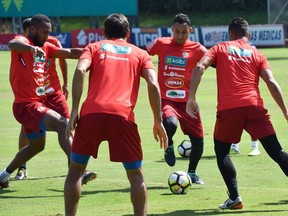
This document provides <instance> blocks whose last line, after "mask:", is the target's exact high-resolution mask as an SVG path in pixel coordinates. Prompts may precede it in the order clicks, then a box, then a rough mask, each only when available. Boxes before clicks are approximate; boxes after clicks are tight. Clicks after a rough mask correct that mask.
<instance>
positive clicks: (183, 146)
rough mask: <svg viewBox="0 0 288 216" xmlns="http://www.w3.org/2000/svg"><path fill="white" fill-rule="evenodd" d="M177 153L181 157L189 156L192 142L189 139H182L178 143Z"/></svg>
mask: <svg viewBox="0 0 288 216" xmlns="http://www.w3.org/2000/svg"><path fill="white" fill-rule="evenodd" d="M177 149H178V153H179V155H181V156H182V157H188V158H189V157H190V154H191V150H192V144H191V142H190V140H183V141H182V142H181V143H180V145H178V148H177Z"/></svg>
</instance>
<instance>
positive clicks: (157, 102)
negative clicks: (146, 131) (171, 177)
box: [143, 69, 168, 150]
mask: <svg viewBox="0 0 288 216" xmlns="http://www.w3.org/2000/svg"><path fill="white" fill-rule="evenodd" d="M143 77H144V79H145V80H146V82H147V87H148V96H149V103H150V106H151V109H152V112H153V116H154V127H153V134H154V139H155V140H156V141H157V142H158V141H159V140H160V148H163V147H164V149H165V150H166V149H167V147H168V138H167V134H166V131H165V129H164V126H163V124H162V117H161V99H160V89H159V85H158V82H157V76H156V72H155V70H154V69H145V70H144V71H143Z"/></svg>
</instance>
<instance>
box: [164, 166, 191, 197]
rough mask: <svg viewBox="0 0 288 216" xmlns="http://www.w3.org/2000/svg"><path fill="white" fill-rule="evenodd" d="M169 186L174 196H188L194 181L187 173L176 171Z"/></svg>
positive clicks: (169, 179) (169, 181) (171, 176)
mask: <svg viewBox="0 0 288 216" xmlns="http://www.w3.org/2000/svg"><path fill="white" fill-rule="evenodd" d="M168 186H169V189H170V191H171V192H172V193H173V194H187V193H188V192H189V191H190V189H191V186H192V181H191V178H190V176H189V175H188V174H187V173H186V172H183V171H176V172H173V173H172V174H171V175H170V176H169V178H168Z"/></svg>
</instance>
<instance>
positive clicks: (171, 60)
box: [165, 56, 187, 67]
mask: <svg viewBox="0 0 288 216" xmlns="http://www.w3.org/2000/svg"><path fill="white" fill-rule="evenodd" d="M165 63H166V64H167V65H173V66H180V67H185V66H186V63H187V60H186V58H180V57H177V56H166V57H165Z"/></svg>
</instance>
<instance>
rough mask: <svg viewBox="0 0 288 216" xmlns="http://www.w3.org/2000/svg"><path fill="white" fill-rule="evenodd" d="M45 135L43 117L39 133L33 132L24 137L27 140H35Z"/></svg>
mask: <svg viewBox="0 0 288 216" xmlns="http://www.w3.org/2000/svg"><path fill="white" fill-rule="evenodd" d="M45 134H46V125H45V119H44V117H43V118H42V119H41V122H40V132H36V131H33V132H31V133H28V134H26V136H27V138H28V139H29V140H36V139H39V138H40V137H42V136H44V135H45Z"/></svg>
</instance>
